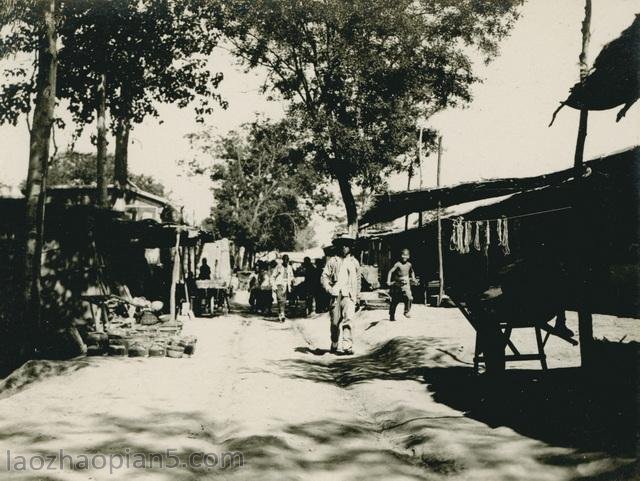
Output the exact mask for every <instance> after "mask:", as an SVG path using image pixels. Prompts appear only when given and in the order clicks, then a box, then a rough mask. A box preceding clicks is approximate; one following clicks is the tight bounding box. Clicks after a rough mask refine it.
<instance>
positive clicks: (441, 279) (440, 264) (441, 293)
mask: <svg viewBox="0 0 640 481" xmlns="http://www.w3.org/2000/svg"><path fill="white" fill-rule="evenodd" d="M441 167H442V136H440V137H438V169H437V171H436V186H437V187H440V172H441ZM436 217H437V221H438V281H439V282H440V290H439V292H438V307H440V303H441V302H442V298H443V297H444V266H443V260H442V258H443V255H442V219H441V218H440V202H438V210H437V211H436Z"/></svg>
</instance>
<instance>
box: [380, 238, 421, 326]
mask: <svg viewBox="0 0 640 481" xmlns="http://www.w3.org/2000/svg"><path fill="white" fill-rule="evenodd" d="M410 257H411V254H410V253H409V249H402V253H401V255H400V260H399V261H398V262H396V263H395V264H394V266H393V267H392V268H391V270H390V271H389V274H388V275H387V285H388V286H389V293H390V295H391V306H390V307H389V320H390V321H395V320H396V308H397V307H398V304H400V302H404V316H405V317H411V316H410V314H409V311H410V310H411V302H412V301H413V295H412V294H411V284H415V283H416V282H417V280H416V275H415V272H414V270H413V266H412V265H411V262H409V258H410Z"/></svg>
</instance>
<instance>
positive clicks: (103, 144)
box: [96, 73, 109, 207]
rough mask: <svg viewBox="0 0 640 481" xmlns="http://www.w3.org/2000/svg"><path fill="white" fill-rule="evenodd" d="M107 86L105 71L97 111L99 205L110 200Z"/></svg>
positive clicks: (97, 183) (101, 80) (99, 89)
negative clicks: (107, 171)
mask: <svg viewBox="0 0 640 481" xmlns="http://www.w3.org/2000/svg"><path fill="white" fill-rule="evenodd" d="M106 86H107V77H106V75H105V74H104V73H103V74H101V75H100V84H99V85H98V107H97V109H96V113H97V129H98V136H97V147H98V152H97V158H96V187H97V191H98V192H97V199H96V201H97V202H96V203H97V205H98V206H99V207H108V206H109V200H108V194H107V175H106V163H107V122H106V113H107V108H106Z"/></svg>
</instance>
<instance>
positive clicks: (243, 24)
mask: <svg viewBox="0 0 640 481" xmlns="http://www.w3.org/2000/svg"><path fill="white" fill-rule="evenodd" d="M521 3H522V0H493V1H478V0H351V1H348V2H345V1H343V0H307V1H304V2H301V1H299V0H228V1H225V2H223V6H224V14H225V19H226V20H225V22H226V23H225V29H226V32H227V34H228V36H229V38H230V42H231V43H232V44H233V45H234V49H235V52H236V54H237V55H238V56H240V57H241V58H242V59H243V60H244V62H245V63H246V65H247V66H248V67H249V68H253V67H258V66H261V67H264V68H266V69H267V71H268V79H267V83H266V85H265V91H266V90H272V91H275V92H277V93H278V94H280V95H281V96H282V97H283V98H284V99H286V100H288V101H290V114H291V116H292V118H294V119H296V121H297V122H298V124H299V129H301V130H304V131H306V132H308V133H309V137H310V139H311V141H310V142H309V145H308V148H309V150H310V151H312V152H313V153H314V155H313V157H312V158H313V159H314V162H315V165H316V167H318V168H319V169H320V170H321V171H322V172H325V173H327V174H329V175H330V176H331V177H332V178H335V179H337V180H338V182H339V186H340V190H341V193H342V197H343V200H344V202H345V206H346V211H347V217H348V220H349V224H350V226H353V225H354V224H355V222H356V221H357V207H356V200H355V198H354V195H353V193H352V190H351V189H352V184H353V183H354V182H355V183H357V184H360V185H362V186H376V185H378V184H379V183H380V181H381V179H382V178H384V177H385V176H386V175H387V174H388V173H389V172H390V171H392V170H394V169H398V168H401V167H404V166H406V158H405V157H404V156H405V154H406V153H407V152H409V151H411V150H413V149H414V148H415V144H416V127H415V126H416V122H417V121H418V119H421V118H428V117H429V116H430V115H431V114H433V113H434V112H436V111H438V110H441V109H444V108H446V107H449V106H454V105H458V104H464V103H466V102H468V101H469V100H470V99H471V94H470V86H471V85H472V84H473V83H474V82H476V81H478V80H479V79H478V77H477V76H476V75H474V73H473V71H472V61H471V59H470V57H469V54H470V52H471V51H472V50H473V49H475V50H476V51H479V52H480V53H481V54H482V55H483V56H484V58H485V60H487V61H488V60H489V59H491V58H492V57H493V56H495V55H496V53H497V49H498V42H499V41H500V40H501V39H502V38H503V37H504V36H505V35H506V34H507V33H508V32H509V30H510V28H511V26H512V24H513V22H514V21H515V19H516V18H517V11H516V7H517V6H518V5H519V4H521ZM435 137H436V135H435V132H433V131H431V130H428V131H427V132H425V135H424V137H423V141H424V142H425V144H426V146H427V147H430V146H432V145H433V143H434V140H435Z"/></svg>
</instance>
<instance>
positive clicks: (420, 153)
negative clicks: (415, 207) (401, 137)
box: [418, 127, 424, 227]
mask: <svg viewBox="0 0 640 481" xmlns="http://www.w3.org/2000/svg"><path fill="white" fill-rule="evenodd" d="M423 130H424V129H423V128H422V127H420V134H419V135H418V169H419V170H418V175H419V179H420V189H422V187H423V185H422V131H423ZM418 226H419V227H422V211H420V212H418Z"/></svg>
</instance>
